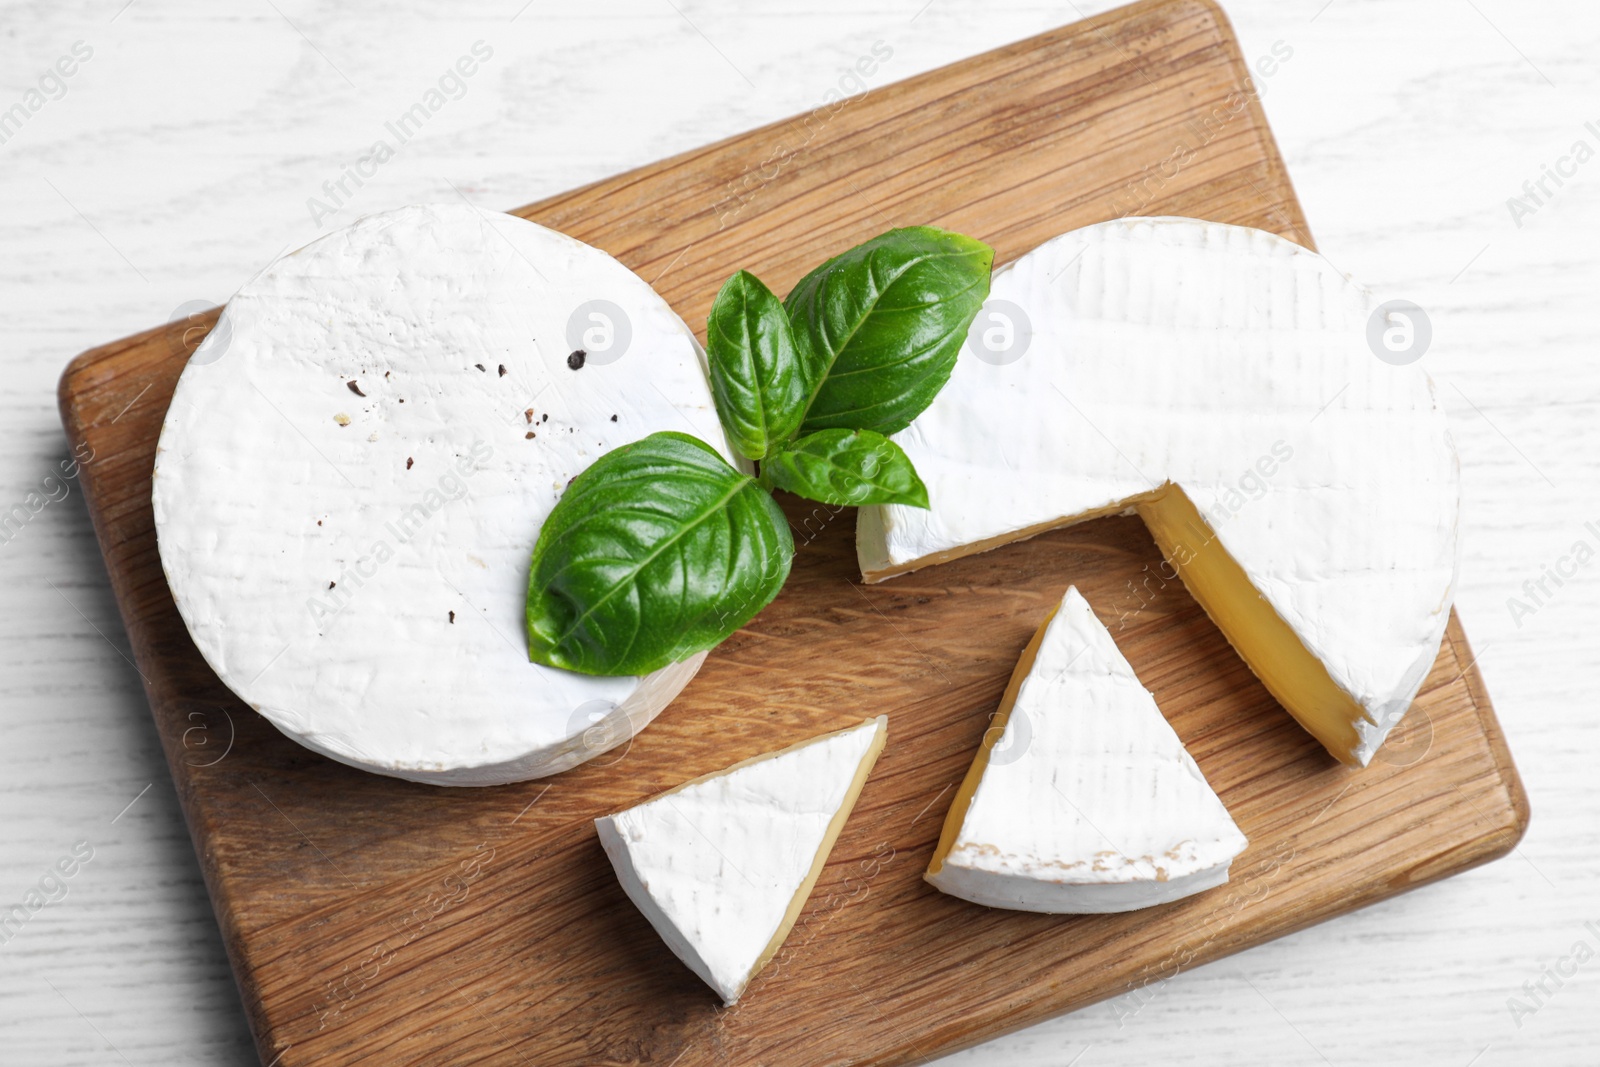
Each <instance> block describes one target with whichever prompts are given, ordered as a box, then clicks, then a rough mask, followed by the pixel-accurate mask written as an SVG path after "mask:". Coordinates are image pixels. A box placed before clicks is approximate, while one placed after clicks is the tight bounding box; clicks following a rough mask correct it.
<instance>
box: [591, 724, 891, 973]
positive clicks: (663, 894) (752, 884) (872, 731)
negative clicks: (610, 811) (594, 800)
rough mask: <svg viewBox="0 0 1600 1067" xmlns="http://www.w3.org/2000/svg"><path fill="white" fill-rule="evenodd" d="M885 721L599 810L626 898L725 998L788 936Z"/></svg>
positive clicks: (874, 754)
mask: <svg viewBox="0 0 1600 1067" xmlns="http://www.w3.org/2000/svg"><path fill="white" fill-rule="evenodd" d="M887 730H888V719H887V718H885V717H884V716H882V715H880V716H878V717H877V718H876V719H868V720H866V721H865V722H864V723H862V724H861V725H860V726H853V727H850V728H849V729H847V730H841V731H839V732H837V733H832V734H825V735H823V736H822V737H817V738H813V739H811V740H809V741H802V742H800V743H799V744H797V745H793V746H791V747H789V748H786V749H782V750H781V751H778V752H772V753H768V754H767V755H765V756H757V757H755V758H754V759H749V760H745V761H744V762H743V763H736V764H734V765H733V766H732V767H729V768H728V769H726V770H723V771H717V772H716V773H715V774H708V775H706V776H705V777H703V778H696V779H695V780H694V781H692V782H688V783H686V784H684V785H681V786H679V787H677V788H676V789H673V790H671V791H670V792H666V793H663V794H661V795H660V796H658V797H655V798H653V799H651V800H647V801H645V802H644V803H643V804H640V805H638V806H637V807H633V808H629V809H628V810H627V811H623V812H619V813H618V814H616V815H608V816H606V817H605V818H601V819H596V820H595V828H596V829H597V830H598V831H599V833H600V843H601V844H602V845H603V846H604V847H605V850H606V855H607V856H608V857H610V859H611V865H612V866H613V867H615V868H616V871H617V879H618V880H619V881H620V882H621V883H622V888H623V890H624V891H625V892H626V893H627V894H628V899H629V900H632V901H633V902H634V904H635V905H637V906H638V908H639V910H640V911H641V912H643V913H644V916H645V918H647V919H649V920H650V925H651V926H654V927H655V928H656V932H657V933H659V934H660V935H661V937H662V940H664V941H666V943H667V946H668V947H669V948H671V949H672V951H673V953H674V954H676V955H677V957H678V958H679V959H681V960H682V961H683V962H684V963H686V964H687V965H688V966H689V969H690V970H692V971H693V972H694V973H695V974H697V975H699V976H700V977H701V978H702V979H704V981H705V983H706V984H707V985H709V986H710V987H711V988H712V989H715V990H716V991H717V992H718V993H719V994H721V996H722V999H723V1001H724V1002H725V1003H728V1004H732V1003H733V1002H734V1001H736V1000H738V999H739V995H740V994H741V993H743V992H744V989H745V986H747V985H748V984H749V983H750V979H751V978H753V977H755V975H756V972H758V971H759V970H761V968H762V967H765V966H766V965H767V962H768V961H769V960H771V959H772V957H773V956H775V955H776V954H777V952H778V948H779V947H780V946H781V945H782V944H783V940H784V938H786V937H788V936H789V930H790V928H791V927H793V926H794V921H795V919H796V918H797V917H798V916H799V914H800V909H801V907H802V906H803V905H804V904H805V902H806V898H807V897H809V896H810V895H811V888H812V886H814V885H816V882H817V876H818V875H819V874H821V873H822V865H823V864H824V863H825V862H827V859H828V853H829V851H831V850H832V848H833V843H834V841H836V840H837V839H838V837H839V831H840V830H841V829H842V828H843V827H844V822H845V819H847V818H849V816H850V809H851V808H853V807H854V806H855V803H856V797H857V796H858V795H860V793H861V786H862V784H863V783H865V782H866V780H867V774H868V772H870V771H871V770H872V765H873V763H874V762H876V761H877V759H878V753H879V752H881V751H883V742H884V738H885V736H886V733H887Z"/></svg>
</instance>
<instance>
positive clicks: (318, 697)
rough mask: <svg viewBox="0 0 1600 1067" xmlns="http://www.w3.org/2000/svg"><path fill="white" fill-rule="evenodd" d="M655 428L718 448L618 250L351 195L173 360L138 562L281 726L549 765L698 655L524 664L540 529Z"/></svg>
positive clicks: (694, 355) (446, 769) (650, 303)
mask: <svg viewBox="0 0 1600 1067" xmlns="http://www.w3.org/2000/svg"><path fill="white" fill-rule="evenodd" d="M586 346H587V347H586ZM578 349H584V351H583V353H582V354H579V352H578V351H577V350H578ZM657 430H678V431H687V432H690V433H692V434H694V435H695V436H697V437H699V438H701V439H703V440H705V441H707V442H711V443H712V444H713V445H714V446H715V447H716V448H718V449H719V450H720V451H722V452H723V453H724V454H725V455H729V456H730V458H731V453H729V452H728V449H727V442H726V438H725V437H724V436H723V433H722V430H721V428H720V426H719V425H718V422H717V416H716V413H715V411H714V409H713V406H712V399H711V390H710V387H709V385H708V382H707V378H706V371H705V367H704V356H703V355H702V353H701V352H700V349H699V346H698V344H697V343H696V342H695V339H694V337H693V335H692V334H691V333H690V331H689V329H688V328H687V327H686V326H685V325H684V324H683V322H682V321H681V320H680V319H679V318H678V317H677V315H675V314H674V313H673V312H672V310H671V308H669V307H668V306H667V304H666V303H665V301H663V300H662V299H661V298H660V297H659V296H658V295H657V294H656V293H655V292H654V290H652V289H651V288H650V286H648V285H647V284H645V282H644V281H642V280H641V279H640V278H638V277H637V276H636V275H634V274H633V273H632V272H631V271H629V270H628V269H627V268H626V267H624V266H623V265H622V264H620V263H618V262H617V261H616V260H614V259H612V258H611V257H610V256H609V255H607V254H606V253H604V252H602V251H600V250H599V249H596V248H592V247H590V246H588V245H585V244H583V243H581V242H579V241H575V240H573V239H571V238H569V237H566V236H564V235H562V234H559V233H556V232H554V231H552V230H548V229H545V228H543V227H541V226H536V225H534V224H533V223H531V222H526V221H523V220H522V219H519V218H515V217H513V216H510V215H504V214H500V213H498V212H487V211H480V210H477V209H474V208H471V207H467V206H465V205H461V204H455V205H443V206H424V207H407V208H402V209H399V210H396V211H392V212H388V213H385V214H382V215H376V216H373V217H370V218H366V219H363V220H361V221H360V222H357V223H356V224H355V225H353V226H351V227H350V228H348V229H346V230H343V231H340V232H337V233H333V234H331V235H329V236H327V237H323V238H321V239H320V240H317V241H316V242H314V243H312V244H310V245H308V246H307V247H305V248H302V249H301V250H299V251H298V252H294V253H291V254H289V255H287V256H284V257H282V258H281V259H279V260H278V261H277V262H275V263H273V264H272V265H270V266H269V267H267V268H266V270H264V271H263V272H262V273H261V274H260V275H259V276H257V277H256V278H254V279H253V280H251V281H250V282H249V283H248V284H247V285H245V286H244V288H242V289H241V290H240V291H239V293H238V294H237V295H236V296H235V297H234V298H233V299H232V300H231V301H230V302H229V303H228V306H227V309H226V311H225V312H224V313H223V315H222V318H221V320H220V321H219V323H218V324H217V327H216V328H215V329H214V330H213V331H212V332H211V334H210V335H209V336H208V337H207V338H206V340H205V341H204V343H202V344H201V346H200V347H199V348H198V349H197V350H196V352H195V354H194V356H193V357H192V358H191V359H190V361H189V364H188V366H187V367H186V368H185V369H184V372H183V375H182V377H181V378H180V379H179V381H178V386H177V392H176V393H175V395H174V396H173V398H172V406H171V408H170V410H169V411H168V413H167V417H166V423H165V425H164V426H163V428H162V432H161V440H160V444H159V447H158V449H157V453H156V465H155V488H154V493H153V504H154V509H155V522H156V531H157V534H158V536H159V543H160V550H161V562H162V566H163V568H164V569H165V571H166V576H167V581H168V583H169V584H170V586H171V588H172V595H173V598H174V600H176V602H177V606H178V610H179V611H180V612H181V613H182V615H183V619H184V622H185V623H187V625H188V628H189V633H190V635H191V636H192V637H193V638H194V642H195V644H196V645H197V646H198V647H199V650H200V652H201V654H202V655H203V656H204V657H205V659H206V661H207V662H208V663H209V664H210V665H211V667H212V669H213V670H215V671H216V673H217V675H218V677H220V678H221V679H222V681H223V682H224V683H225V684H226V685H227V686H228V687H229V688H230V689H232V690H233V691H234V692H235V693H236V694H238V695H239V697H240V698H241V699H242V700H244V701H245V702H246V703H247V704H249V705H250V706H251V707H253V708H255V709H256V710H257V711H259V712H260V713H261V714H262V715H264V716H265V717H266V718H267V719H269V720H270V721H271V722H272V723H273V724H274V725H275V726H277V727H278V728H279V729H280V730H282V731H283V732H284V733H285V734H287V735H288V736H290V737H292V738H294V739H295V740H296V741H299V742H300V743H301V744H304V745H306V746H307V747H309V748H312V749H315V750H317V751H318V752H322V753H325V754H327V755H329V756H331V757H333V758H334V759H337V760H341V761H343V762H345V763H349V764H352V765H354V766H357V767H362V768H365V769H367V770H372V771H377V772H380V773H383V774H391V775H396V776H399V777H402V778H409V779H413V780H415V781H422V782H433V783H437V784H444V785H493V784H498V783H502V782H510V781H516V780H519V779H524V778H534V777H538V776H541V775H546V774H553V773H555V772H557V771H562V770H565V769H567V768H569V767H571V766H573V765H574V764H577V763H580V762H582V761H583V760H585V759H587V758H589V757H592V756H594V755H596V754H598V753H600V752H603V751H605V750H606V749H607V748H610V747H612V746H614V745H617V744H620V743H622V742H624V741H626V740H627V739H628V738H630V737H632V736H633V734H634V733H635V732H637V731H638V730H639V729H641V728H642V727H643V726H644V725H645V724H647V723H648V722H649V721H650V720H651V719H652V718H653V717H654V716H655V715H656V713H657V712H659V711H660V710H661V709H662V708H663V707H664V706H665V705H666V704H667V702H668V701H670V700H671V699H672V698H673V697H674V696H676V695H677V693H678V691H679V690H681V689H682V688H683V686H684V685H685V684H687V682H688V681H689V679H690V678H691V677H693V675H694V673H695V671H696V670H697V669H698V668H699V665H700V661H701V659H702V658H703V657H699V656H697V657H694V658H692V659H689V660H686V661H684V662H682V663H678V664H674V665H672V666H669V667H666V668H663V669H662V670H660V671H657V672H656V673H654V674H652V675H650V676H648V677H643V678H636V677H617V678H594V677H585V676H583V675H579V674H572V673H569V672H566V671H560V670H555V669H552V668H548V667H544V666H540V665H537V664H532V663H530V662H529V661H528V644H527V638H526V636H525V623H524V602H525V598H526V595H527V579H528V560H529V558H530V554H531V552H532V550H533V545H534V541H535V540H536V539H537V537H538V535H539V528H540V526H541V524H542V523H543V522H544V520H545V518H546V517H547V516H548V515H549V514H550V511H551V509H552V508H553V507H554V506H555V504H556V501H557V499H558V498H559V497H560V496H561V492H562V490H563V489H564V488H565V487H566V485H567V483H568V481H569V480H570V479H572V478H573V477H574V476H576V475H577V474H578V473H579V472H581V471H582V470H584V468H586V467H587V466H588V465H589V464H590V463H592V462H594V460H595V459H596V458H597V457H599V456H600V455H601V454H602V453H604V452H606V451H608V450H610V449H612V448H615V447H617V446H618V445H622V444H626V443H628V442H630V441H635V440H638V439H639V438H642V437H644V436H646V435H648V434H650V433H653V432H655V431H657Z"/></svg>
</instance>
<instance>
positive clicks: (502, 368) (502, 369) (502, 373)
mask: <svg viewBox="0 0 1600 1067" xmlns="http://www.w3.org/2000/svg"><path fill="white" fill-rule="evenodd" d="M505 376H506V365H505V364H504V363H502V364H500V377H502V378H504V377H505Z"/></svg>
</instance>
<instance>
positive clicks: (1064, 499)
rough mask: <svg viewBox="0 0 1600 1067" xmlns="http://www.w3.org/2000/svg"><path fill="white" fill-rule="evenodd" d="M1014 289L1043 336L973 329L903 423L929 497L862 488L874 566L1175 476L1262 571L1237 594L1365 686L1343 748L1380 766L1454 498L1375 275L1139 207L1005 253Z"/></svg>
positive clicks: (1063, 518) (1428, 411)
mask: <svg viewBox="0 0 1600 1067" xmlns="http://www.w3.org/2000/svg"><path fill="white" fill-rule="evenodd" d="M996 302H1009V303H1010V304H1011V305H1015V306H1016V307H1018V308H1020V309H1022V312H1023V314H1024V315H1025V316H1026V318H1027V320H1028V325H1030V326H1031V340H1030V342H1029V344H1028V347H1027V348H1026V350H1025V351H1024V352H1023V354H1022V355H1021V357H1020V358H1016V359H1014V360H1013V361H1011V362H1004V361H1003V360H1002V361H999V362H995V361H985V360H983V359H980V358H978V357H977V356H976V355H975V354H974V352H973V351H972V350H970V349H966V350H963V352H962V354H961V356H960V358H959V359H958V361H957V364H956V367H955V371H954V373H953V374H952V376H951V379H950V383H949V384H948V385H947V386H946V387H945V388H944V389H943V391H941V392H940V394H939V396H938V397H937V398H935V400H934V401H933V403H932V405H930V407H929V408H928V409H927V410H926V411H925V412H924V413H923V414H922V415H921V416H919V417H918V419H917V420H916V421H915V422H914V423H913V424H912V425H911V426H910V427H909V428H907V429H906V430H904V431H902V432H901V433H899V434H897V435H895V440H896V442H898V443H899V444H900V445H901V447H902V448H904V450H905V451H906V453H907V455H908V456H909V457H910V458H911V461H912V462H913V464H915V466H916V469H917V471H918V473H919V474H920V475H921V477H922V479H923V481H924V482H925V483H926V484H927V486H928V492H929V498H930V501H931V504H932V507H931V509H930V510H926V511H925V510H922V509H918V508H910V507H904V506H899V505H894V506H888V507H880V508H863V509H862V510H861V514H860V518H859V520H858V526H857V549H858V554H859V558H860V563H861V568H862V571H863V573H864V574H865V575H867V577H868V579H869V580H875V579H876V580H881V579H882V578H884V577H890V576H893V575H894V574H897V573H901V572H903V571H905V570H910V569H914V568H915V567H918V566H922V565H926V564H929V563H935V562H939V561H940V560H941V559H948V558H954V557H956V556H959V555H964V554H966V553H968V552H971V551H977V550H981V548H987V547H994V546H995V545H997V544H1002V543H1005V542H1006V541H1009V540H1016V539H1017V538H1019V537H1025V536H1030V535H1032V534H1034V533H1038V532H1040V531H1041V530H1043V529H1048V528H1051V527H1055V526H1061V525H1065V524H1066V523H1067V522H1069V521H1075V520H1076V519H1079V518H1085V517H1092V516H1095V515H1099V514H1109V513H1114V512H1119V511H1122V510H1123V509H1124V508H1126V507H1127V506H1128V504H1130V503H1134V502H1137V501H1139V500H1140V499H1141V498H1148V497H1149V496H1150V495H1151V494H1152V493H1155V492H1158V491H1160V490H1162V489H1163V488H1164V487H1167V486H1176V487H1177V488H1178V489H1180V490H1181V491H1182V492H1183V493H1184V494H1185V495H1186V496H1187V497H1188V498H1189V499H1190V501H1191V502H1192V503H1193V504H1194V505H1195V507H1196V508H1197V509H1198V511H1199V512H1200V515H1201V517H1202V518H1203V520H1204V521H1205V522H1206V524H1207V525H1209V527H1210V529H1211V531H1212V532H1214V535H1215V538H1216V541H1217V542H1218V543H1220V545H1221V547H1222V548H1223V549H1224V550H1225V551H1226V553H1227V555H1228V556H1229V557H1231V558H1232V559H1233V560H1234V561H1236V562H1237V563H1238V564H1239V566H1240V567H1241V568H1242V569H1243V571H1244V572H1245V575H1246V576H1247V578H1248V581H1249V583H1250V587H1251V589H1249V590H1243V591H1241V592H1242V595H1248V594H1249V593H1250V592H1251V591H1252V590H1253V592H1254V593H1256V594H1259V596H1260V597H1261V598H1263V599H1265V601H1266V602H1267V603H1268V604H1269V605H1270V606H1271V608H1272V610H1273V611H1274V612H1276V614H1277V616H1278V617H1279V619H1281V620H1282V622H1283V623H1284V624H1286V625H1287V627H1288V628H1289V629H1290V630H1292V632H1293V634H1294V635H1295V636H1296V637H1298V639H1299V640H1300V642H1301V643H1302V644H1303V645H1304V646H1305V648H1306V649H1307V650H1308V651H1309V652H1310V653H1311V655H1312V656H1313V657H1314V658H1315V659H1316V660H1317V661H1319V662H1320V663H1321V664H1322V666H1323V667H1324V668H1325V669H1326V671H1327V673H1328V675H1329V677H1330V678H1331V679H1332V681H1333V683H1334V684H1335V685H1336V686H1337V687H1338V689H1339V690H1342V691H1343V692H1344V693H1345V694H1347V695H1348V696H1349V698H1350V699H1351V700H1352V701H1353V702H1354V704H1356V705H1358V706H1359V708H1360V715H1359V716H1358V721H1355V722H1354V723H1353V724H1352V725H1353V727H1354V729H1353V731H1351V732H1350V734H1349V736H1350V738H1351V741H1350V743H1349V745H1348V750H1347V751H1342V752H1338V751H1336V752H1335V754H1336V755H1338V756H1340V758H1342V759H1346V760H1349V761H1351V762H1356V763H1361V764H1365V763H1366V762H1367V761H1368V760H1369V759H1370V758H1371V756H1372V754H1373V752H1374V751H1375V750H1376V749H1377V747H1378V746H1379V745H1380V744H1381V743H1382V741H1383V738H1384V736H1385V735H1386V734H1387V733H1388V732H1389V730H1390V729H1391V728H1392V727H1393V726H1394V724H1395V723H1396V722H1397V721H1398V720H1399V718H1400V715H1401V714H1402V713H1403V712H1404V711H1405V709H1406V708H1407V707H1408V706H1409V705H1410V703H1411V700H1412V699H1413V698H1414V697H1415V695H1416V692H1417V690H1418V688H1419V687H1420V685H1421V683H1422V681H1423V679H1424V678H1425V677H1426V675H1427V672H1428V670H1429V668H1430V667H1431V666H1432V664H1433V662H1434V659H1435V658H1436V656H1437V654H1438V649H1439V643H1440V640H1441V638H1442V636H1443V633H1444V628H1445V625H1446V623H1447V621H1448V618H1449V613H1450V605H1451V601H1452V599H1453V594H1454V588H1455V580H1456V571H1457V561H1458V551H1459V550H1458V544H1457V528H1458V515H1459V510H1460V499H1459V496H1460V491H1459V471H1458V464H1457V459H1456V453H1455V448H1454V445H1453V444H1452V442H1451V440H1450V435H1449V432H1448V430H1447V428H1446V426H1445V417H1444V412H1443V410H1442V408H1441V407H1440V406H1439V404H1438V403H1437V402H1436V400H1435V398H1434V395H1433V390H1432V385H1431V383H1430V382H1429V380H1428V376H1427V375H1426V373H1424V372H1423V370H1422V369H1421V368H1420V366H1418V365H1416V364H1411V365H1407V366H1394V365H1391V364H1389V363H1386V362H1383V361H1381V360H1379V359H1378V358H1377V357H1376V356H1375V354H1374V352H1373V350H1372V349H1371V347H1370V346H1369V342H1368V326H1369V319H1370V317H1371V315H1372V313H1373V310H1374V300H1373V298H1372V296H1371V294H1370V293H1368V292H1367V291H1366V290H1364V289H1362V288H1361V287H1359V286H1357V285H1355V284H1354V283H1352V282H1351V281H1350V280H1349V279H1348V278H1346V277H1344V276H1343V275H1342V274H1340V272H1339V271H1337V270H1336V269H1335V268H1334V267H1333V266H1332V265H1331V264H1330V263H1328V262H1327V261H1326V260H1325V259H1323V258H1322V257H1320V256H1318V255H1316V254H1315V253H1313V252H1310V251H1308V250H1306V249H1304V248H1302V247H1300V246H1298V245H1295V244H1293V243H1291V242H1289V241H1286V240H1283V239H1282V238H1279V237H1276V236H1274V235H1272V234H1268V233H1264V232H1262V231H1259V230H1252V229H1245V228H1241V227H1234V226H1225V225H1221V224H1218V223H1208V222H1200V221H1196V220H1192V219H1126V220H1120V221H1117V222H1110V223H1105V224H1102V225H1097V226H1091V227H1088V228H1086V229H1082V230H1077V231H1074V232H1071V233H1068V234H1064V235H1063V236H1061V237H1058V238H1055V239H1053V240H1051V241H1048V242H1046V243H1045V244H1043V245H1041V246H1040V247H1039V248H1037V249H1035V250H1034V251H1032V252H1030V253H1028V254H1027V255H1025V256H1023V257H1022V258H1021V259H1019V260H1017V261H1016V262H1014V263H1012V264H1010V265H1009V266H1007V267H1004V268H1002V269H1001V270H1000V271H998V272H996V274H995V277H994V282H993V287H992V290H991V295H990V306H991V307H993V306H1000V307H1003V306H1004V304H1003V303H1001V304H997V303H996ZM1013 317H1014V316H1013ZM1018 326H1019V328H1020V326H1021V324H1018ZM1262 470H1269V471H1271V474H1270V475H1263V474H1262V473H1261V471H1262ZM1179 570H1180V573H1181V571H1182V568H1181V567H1180V568H1179ZM1169 577H1170V575H1169ZM1135 606H1136V605H1135ZM1219 621H1220V620H1219ZM1225 629H1226V628H1225ZM1278 695H1279V697H1280V699H1285V700H1286V704H1289V703H1291V701H1290V700H1287V699H1286V698H1285V694H1283V693H1279V694H1278ZM1290 710H1291V711H1296V713H1297V714H1299V712H1298V711H1297V709H1295V708H1294V707H1292V706H1291V707H1290ZM1302 721H1306V719H1305V718H1304V717H1302Z"/></svg>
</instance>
